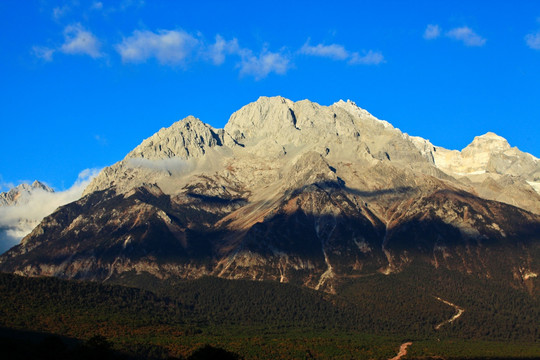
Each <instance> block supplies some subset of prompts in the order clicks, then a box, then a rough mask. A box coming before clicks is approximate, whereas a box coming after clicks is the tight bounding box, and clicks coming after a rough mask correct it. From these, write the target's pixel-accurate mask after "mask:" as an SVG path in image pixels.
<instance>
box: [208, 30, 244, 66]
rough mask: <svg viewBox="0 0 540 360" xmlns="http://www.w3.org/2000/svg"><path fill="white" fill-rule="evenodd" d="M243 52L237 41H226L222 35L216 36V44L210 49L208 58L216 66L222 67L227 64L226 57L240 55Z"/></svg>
mask: <svg viewBox="0 0 540 360" xmlns="http://www.w3.org/2000/svg"><path fill="white" fill-rule="evenodd" d="M240 52H241V49H240V46H239V45H238V40H237V39H232V40H229V41H227V40H225V39H224V38H223V37H222V36H221V35H219V34H218V35H216V42H215V43H214V44H212V45H210V46H209V47H208V50H207V51H206V54H207V56H208V57H209V58H210V60H212V62H213V63H214V65H221V64H223V63H224V62H225V56H226V55H231V54H239V53H240Z"/></svg>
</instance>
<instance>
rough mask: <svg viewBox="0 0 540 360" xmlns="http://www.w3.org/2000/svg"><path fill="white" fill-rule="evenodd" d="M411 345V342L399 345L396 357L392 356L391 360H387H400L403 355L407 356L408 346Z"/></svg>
mask: <svg viewBox="0 0 540 360" xmlns="http://www.w3.org/2000/svg"><path fill="white" fill-rule="evenodd" d="M411 345H412V342H410V341H409V342H406V343H403V344H401V346H400V347H399V352H398V353H397V355H396V356H394V357H393V358H391V359H388V360H400V359H401V358H402V357H404V356H405V355H407V348H408V347H409V346H411Z"/></svg>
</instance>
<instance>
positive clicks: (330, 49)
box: [299, 40, 349, 60]
mask: <svg viewBox="0 0 540 360" xmlns="http://www.w3.org/2000/svg"><path fill="white" fill-rule="evenodd" d="M299 52H300V54H304V55H311V56H320V57H327V58H330V59H334V60H345V59H347V58H348V57H349V52H348V51H347V50H345V47H344V46H343V45H338V44H330V45H323V44H317V45H315V46H313V45H310V44H309V40H308V42H306V43H305V44H304V45H303V46H302V47H301V48H300V51H299Z"/></svg>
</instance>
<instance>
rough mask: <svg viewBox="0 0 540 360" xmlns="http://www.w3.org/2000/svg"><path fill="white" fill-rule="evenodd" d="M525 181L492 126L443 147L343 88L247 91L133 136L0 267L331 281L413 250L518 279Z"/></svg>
mask: <svg viewBox="0 0 540 360" xmlns="http://www.w3.org/2000/svg"><path fill="white" fill-rule="evenodd" d="M539 183H540V161H539V160H538V159H536V158H535V157H533V156H532V155H530V154H526V153H523V152H521V151H519V150H518V149H517V148H511V147H510V146H509V145H508V143H507V142H506V140H504V139H503V138H501V137H498V136H497V135H495V134H492V133H488V134H486V135H483V136H480V137H477V138H475V140H474V141H473V143H471V145H469V146H468V147H467V148H465V149H464V150H463V151H461V152H459V151H449V150H446V149H443V148H440V147H436V146H434V145H432V144H431V143H430V142H429V141H427V140H424V139H421V138H418V137H411V136H409V135H407V134H404V133H402V132H401V131H400V130H399V129H396V128H394V127H393V126H392V125H390V124H389V123H388V122H386V121H381V120H378V119H377V118H375V117H374V116H372V115H371V114H369V113H368V112H367V111H365V110H363V109H360V108H359V107H357V106H356V105H355V104H354V103H352V102H350V101H348V102H344V101H340V102H337V103H335V104H333V105H331V106H328V107H326V106H320V105H318V104H316V103H313V102H310V101H307V100H304V101H299V102H292V101H290V100H288V99H284V98H282V97H274V98H265V97H262V98H260V99H259V100H258V101H256V102H254V103H251V104H248V105H246V106H245V107H243V108H242V109H240V110H239V111H237V112H236V113H234V114H233V115H232V116H231V118H230V120H229V122H228V123H227V125H226V126H225V128H224V129H214V128H212V127H211V126H209V125H207V124H204V123H203V122H201V121H200V120H198V119H196V118H194V117H188V118H186V119H184V120H182V121H179V122H176V123H174V124H173V125H172V126H171V127H169V128H166V129H161V130H160V131H159V132H157V133H156V134H154V135H153V136H151V137H150V138H148V139H146V140H144V141H143V142H142V143H141V144H140V145H139V146H137V147H136V148H135V149H134V150H133V151H131V152H130V153H129V154H128V155H127V156H126V158H125V159H124V160H122V161H120V162H118V163H116V164H114V165H112V166H110V167H108V168H105V169H104V170H103V171H102V172H101V173H100V174H99V175H98V176H97V177H96V178H95V179H94V180H93V181H92V183H91V184H90V185H89V186H88V188H87V189H86V190H85V193H84V196H83V198H81V199H80V200H79V201H76V202H74V203H71V204H68V205H66V206H64V207H62V208H60V209H59V210H58V211H56V212H55V213H53V214H51V215H50V216H49V217H47V218H45V219H44V221H43V222H42V223H41V224H40V225H39V226H37V227H36V228H35V229H34V231H33V232H32V233H31V234H30V235H28V236H27V237H26V238H25V239H23V241H22V243H21V244H20V245H19V246H16V247H14V248H13V249H11V250H10V251H9V252H7V253H6V254H4V255H3V256H1V257H0V270H2V271H10V272H14V273H18V274H24V275H29V276H37V275H53V276H59V277H64V278H84V279H94V280H99V281H105V280H116V281H121V279H122V277H123V276H127V275H128V274H129V275H133V274H142V273H150V274H152V275H154V276H156V277H158V278H167V277H171V276H173V277H182V278H197V277H200V276H204V275H212V276H219V277H224V278H248V279H257V280H262V279H271V280H276V281H281V282H294V283H299V284H303V285H306V286H309V287H312V288H316V289H321V290H325V291H333V290H334V289H335V285H336V284H337V283H339V282H340V281H345V280H346V279H347V278H351V277H356V276H364V275H367V274H371V273H374V272H383V273H391V272H396V271H400V270H401V269H403V268H404V267H406V266H414V264H415V263H416V262H422V263H425V262H427V263H429V264H432V265H433V267H434V268H439V267H444V268H448V269H455V270H459V271H463V272H467V273H471V274H476V275H478V276H487V277H492V278H497V279H504V280H505V281H510V282H512V283H514V284H516V286H526V287H528V288H530V289H531V288H535V281H537V278H536V276H537V274H538V273H539V272H540V263H539V262H540V256H539V255H540V215H539V214H540V194H539V193H538V191H540V190H539V189H538V185H539ZM536 287H537V286H536Z"/></svg>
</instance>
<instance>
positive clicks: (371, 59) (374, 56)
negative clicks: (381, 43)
mask: <svg viewBox="0 0 540 360" xmlns="http://www.w3.org/2000/svg"><path fill="white" fill-rule="evenodd" d="M384 61H385V60H384V56H383V54H382V53H380V52H379V51H373V50H369V51H368V52H367V53H366V54H364V55H360V54H359V53H357V52H355V53H352V54H351V59H350V60H349V64H360V65H378V64H381V63H383V62H384Z"/></svg>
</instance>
